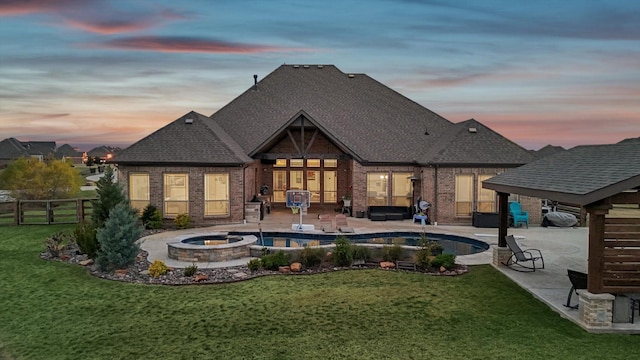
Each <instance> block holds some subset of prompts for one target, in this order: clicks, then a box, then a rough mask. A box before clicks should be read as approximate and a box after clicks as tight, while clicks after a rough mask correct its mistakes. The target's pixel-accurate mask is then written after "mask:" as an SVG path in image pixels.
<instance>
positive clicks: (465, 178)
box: [455, 174, 473, 216]
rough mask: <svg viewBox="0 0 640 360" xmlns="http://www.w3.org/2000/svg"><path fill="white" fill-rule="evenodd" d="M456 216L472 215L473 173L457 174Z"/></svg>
mask: <svg viewBox="0 0 640 360" xmlns="http://www.w3.org/2000/svg"><path fill="white" fill-rule="evenodd" d="M455 192H456V194H455V195H456V216H471V212H472V207H473V175H471V174H469V175H456V189H455Z"/></svg>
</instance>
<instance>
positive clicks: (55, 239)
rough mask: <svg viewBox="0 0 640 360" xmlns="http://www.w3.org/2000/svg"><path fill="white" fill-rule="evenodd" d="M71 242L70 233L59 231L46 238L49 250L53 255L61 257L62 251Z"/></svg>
mask: <svg viewBox="0 0 640 360" xmlns="http://www.w3.org/2000/svg"><path fill="white" fill-rule="evenodd" d="M70 242H71V238H70V237H69V235H67V234H65V233H63V232H58V233H55V234H53V235H51V236H49V237H48V238H47V240H45V242H44V243H45V245H46V246H47V251H49V254H51V256H53V257H60V252H61V251H62V250H63V249H64V247H65V246H66V245H67V244H69V243H70Z"/></svg>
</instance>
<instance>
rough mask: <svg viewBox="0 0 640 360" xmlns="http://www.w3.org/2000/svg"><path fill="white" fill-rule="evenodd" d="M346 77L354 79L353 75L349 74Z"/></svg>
mask: <svg viewBox="0 0 640 360" xmlns="http://www.w3.org/2000/svg"><path fill="white" fill-rule="evenodd" d="M347 76H349V79H353V78H354V77H356V76H355V75H354V74H349V75H347Z"/></svg>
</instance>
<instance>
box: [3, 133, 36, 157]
mask: <svg viewBox="0 0 640 360" xmlns="http://www.w3.org/2000/svg"><path fill="white" fill-rule="evenodd" d="M29 155H30V154H29V151H28V150H27V149H26V148H25V147H24V146H22V143H20V141H18V140H17V139H15V138H6V139H4V140H2V141H0V159H6V160H13V159H17V158H19V157H28V156H29Z"/></svg>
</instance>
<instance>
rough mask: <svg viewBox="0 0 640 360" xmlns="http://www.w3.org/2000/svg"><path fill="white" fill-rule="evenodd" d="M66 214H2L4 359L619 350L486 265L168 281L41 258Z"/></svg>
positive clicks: (638, 343)
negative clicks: (445, 271) (7, 219)
mask: <svg viewBox="0 0 640 360" xmlns="http://www.w3.org/2000/svg"><path fill="white" fill-rule="evenodd" d="M72 228H73V226H69V225H68V226H62V225H57V226H23V227H6V226H3V227H0V259H1V260H0V359H14V358H15V359H110V360H112V359H618V358H625V359H626V358H629V356H630V354H634V353H635V354H637V353H640V339H639V338H638V337H637V336H632V335H593V334H589V333H587V332H585V331H584V330H582V329H581V328H579V327H577V326H575V325H574V324H573V323H571V322H569V321H567V320H564V319H562V318H560V317H559V315H557V314H556V313H555V312H553V311H551V310H550V309H549V308H548V307H547V306H545V305H543V304H542V303H540V302H539V301H537V300H535V299H534V298H533V297H532V296H531V295H530V294H529V293H527V292H526V291H524V290H522V289H520V288H519V287H518V286H516V285H515V284H514V283H512V282H511V281H510V280H508V279H507V278H506V277H505V276H503V275H502V274H501V273H500V272H498V271H496V270H495V269H494V268H492V267H491V266H477V267H472V268H471V271H470V272H469V273H468V274H466V275H463V276H458V277H432V276H425V275H422V274H413V273H399V272H395V271H382V270H358V271H341V272H334V273H329V274H323V275H312V276H271V277H263V278H258V279H253V280H250V281H244V282H239V283H233V284H225V285H206V286H187V287H165V286H145V285H134V284H127V283H119V282H112V281H107V280H101V279H97V278H93V277H92V276H90V275H88V274H87V272H86V271H85V270H84V269H82V268H79V267H76V266H73V265H68V264H65V263H60V262H52V261H45V260H41V259H40V258H39V257H38V254H39V253H40V252H41V251H43V249H44V244H43V243H44V239H45V238H46V237H47V236H48V235H49V234H52V233H54V232H56V231H59V230H62V229H72Z"/></svg>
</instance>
